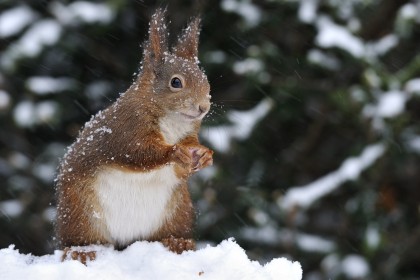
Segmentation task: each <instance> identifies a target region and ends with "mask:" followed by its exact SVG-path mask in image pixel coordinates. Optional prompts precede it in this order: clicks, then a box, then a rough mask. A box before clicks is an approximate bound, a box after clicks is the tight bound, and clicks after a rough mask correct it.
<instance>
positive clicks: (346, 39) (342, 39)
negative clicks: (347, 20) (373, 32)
mask: <svg viewBox="0 0 420 280" xmlns="http://www.w3.org/2000/svg"><path fill="white" fill-rule="evenodd" d="M316 25H317V28H318V34H317V36H316V38H315V43H316V44H317V45H318V46H321V47H323V48H332V47H337V48H340V49H342V50H344V51H346V52H349V53H350V54H351V55H353V56H354V57H356V58H361V57H363V55H364V52H365V51H364V44H363V42H362V40H361V39H359V38H357V37H356V36H354V35H353V34H351V33H350V32H349V30H348V29H347V28H345V27H343V26H340V25H338V24H335V23H334V22H332V21H331V19H329V18H328V17H326V16H323V17H320V18H319V19H318V21H317V23H316Z"/></svg>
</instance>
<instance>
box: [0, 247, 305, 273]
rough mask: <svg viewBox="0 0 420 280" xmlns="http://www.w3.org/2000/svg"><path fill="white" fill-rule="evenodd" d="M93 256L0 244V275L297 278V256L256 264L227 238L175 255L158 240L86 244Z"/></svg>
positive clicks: (298, 268) (298, 269) (300, 270)
mask: <svg viewBox="0 0 420 280" xmlns="http://www.w3.org/2000/svg"><path fill="white" fill-rule="evenodd" d="M89 248H90V250H96V251H97V259H96V260H95V261H92V262H88V263H87V265H86V266H85V265H83V264H81V263H80V262H78V261H65V262H61V261H60V258H61V255H62V251H58V250H57V251H55V253H54V254H53V255H46V256H41V257H35V256H32V255H30V254H28V255H24V254H20V253H19V251H18V250H15V249H14V248H13V245H11V246H10V247H9V248H6V249H2V250H0V263H1V264H2V265H0V279H2V280H8V279H31V280H50V279H60V280H61V279H66V280H71V279H85V280H89V279H125V280H130V279H218V280H219V279H229V280H234V279H241V280H243V279H253V280H254V279H281V280H289V279H290V280H299V279H302V269H301V266H300V264H299V263H298V262H291V261H289V260H287V259H285V258H276V259H273V260H272V261H271V262H269V263H267V264H265V265H260V264H259V263H258V262H256V261H250V260H249V259H248V257H247V256H246V254H245V251H244V250H243V249H242V248H241V247H240V246H239V245H238V244H236V243H235V241H233V240H231V239H229V240H225V241H223V242H222V243H220V244H219V245H218V246H216V247H210V246H207V247H206V248H203V249H200V250H197V251H194V252H193V251H188V252H184V253H183V254H182V255H177V254H174V253H171V252H169V251H168V250H167V249H166V248H164V247H163V246H162V245H161V244H160V243H157V242H155V243H148V242H136V243H134V244H132V245H131V246H129V247H128V248H127V249H126V250H124V251H115V250H114V249H112V248H107V247H103V246H96V245H95V246H91V247H89Z"/></svg>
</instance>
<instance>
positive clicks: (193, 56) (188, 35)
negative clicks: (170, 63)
mask: <svg viewBox="0 0 420 280" xmlns="http://www.w3.org/2000/svg"><path fill="white" fill-rule="evenodd" d="M200 23H201V19H200V17H196V18H193V19H192V20H191V21H190V23H189V24H188V26H187V28H185V29H184V31H183V32H182V35H181V36H180V37H179V38H178V42H177V44H176V45H175V47H174V48H173V50H172V52H173V53H174V54H175V55H176V56H179V57H182V58H185V59H188V60H190V61H193V62H196V63H198V58H197V55H198V41H199V36H200Z"/></svg>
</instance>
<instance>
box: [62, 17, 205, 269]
mask: <svg viewBox="0 0 420 280" xmlns="http://www.w3.org/2000/svg"><path fill="white" fill-rule="evenodd" d="M165 17H166V9H165V10H163V9H158V10H157V11H156V12H155V13H154V14H153V15H152V17H151V20H150V24H149V35H148V36H149V37H148V40H146V42H145V43H144V45H143V59H142V63H141V67H140V69H141V71H140V73H139V74H138V76H137V78H136V79H135V81H134V83H133V84H132V85H131V86H130V87H129V88H128V90H127V91H126V92H125V93H123V94H121V95H120V97H119V98H118V99H117V100H116V101H115V102H114V103H112V104H111V105H110V106H109V107H108V108H106V109H104V110H103V111H99V112H98V113H97V114H96V115H94V116H93V117H92V118H91V120H90V121H89V122H87V123H86V124H85V126H84V128H83V129H82V130H81V131H80V133H79V136H78V138H77V140H76V141H75V142H74V143H73V144H72V145H71V146H70V147H69V148H68V150H67V152H66V154H65V155H64V157H63V159H62V160H61V162H60V165H59V170H58V176H57V179H56V193H57V219H56V238H57V241H58V243H59V248H60V249H64V254H63V260H64V259H69V258H71V259H78V260H81V261H82V262H83V263H85V262H86V259H91V260H94V259H95V251H92V252H84V251H77V250H76V249H74V248H70V247H72V246H86V245H91V244H110V245H113V246H114V248H116V249H124V248H125V247H127V246H128V245H130V244H132V243H134V242H135V241H139V240H146V241H160V242H161V243H162V244H163V245H164V246H166V247H167V248H168V249H169V250H171V251H173V252H176V253H182V252H183V251H185V250H193V249H194V248H195V242H194V240H193V225H194V218H195V211H194V208H193V205H192V202H191V198H190V194H189V191H188V185H187V180H188V178H189V177H190V176H191V175H192V174H193V173H195V172H197V171H199V170H201V169H203V168H205V167H207V166H209V165H212V163H213V151H212V150H210V149H209V148H207V147H205V146H203V145H201V144H200V143H199V140H198V132H199V129H200V125H201V121H202V119H203V117H204V116H205V115H206V114H207V113H208V112H209V110H210V105H211V102H210V98H211V96H210V86H209V83H208V80H207V77H206V75H205V74H204V73H203V70H202V69H201V68H200V66H199V61H198V59H197V53H198V40H199V33H200V18H199V17H195V18H193V19H192V20H191V21H190V23H189V24H188V26H187V28H185V29H184V30H183V32H182V34H181V36H180V37H179V38H178V40H177V42H176V44H175V45H174V46H173V47H172V48H169V46H168V31H167V27H166V20H165Z"/></svg>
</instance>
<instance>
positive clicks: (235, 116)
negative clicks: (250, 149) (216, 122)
mask: <svg viewBox="0 0 420 280" xmlns="http://www.w3.org/2000/svg"><path fill="white" fill-rule="evenodd" d="M273 106H274V101H273V100H272V99H270V98H265V99H263V100H261V101H260V102H259V103H258V104H257V105H256V106H255V107H254V108H252V109H251V110H248V111H244V112H241V111H234V110H232V111H229V112H228V113H227V118H228V120H229V121H230V122H232V124H231V125H221V126H213V127H209V128H207V129H206V130H204V131H203V133H202V136H203V138H205V139H206V140H207V141H208V142H210V144H211V146H212V147H213V148H214V149H215V150H217V151H218V152H222V153H225V152H227V151H228V150H229V149H230V144H231V142H232V140H233V139H238V140H244V139H247V138H248V137H249V136H250V134H251V133H252V131H253V129H254V127H255V126H256V125H257V123H258V122H259V121H261V120H262V119H263V118H264V117H265V116H266V115H267V114H268V112H270V110H271V109H272V108H273Z"/></svg>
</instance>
